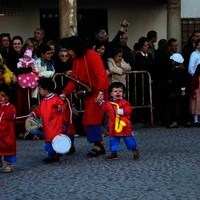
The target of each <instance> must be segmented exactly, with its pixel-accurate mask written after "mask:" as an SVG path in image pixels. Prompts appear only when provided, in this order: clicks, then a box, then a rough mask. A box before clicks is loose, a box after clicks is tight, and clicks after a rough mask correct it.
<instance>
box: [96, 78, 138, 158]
mask: <svg viewBox="0 0 200 200" xmlns="http://www.w3.org/2000/svg"><path fill="white" fill-rule="evenodd" d="M124 93H125V86H124V84H123V83H121V82H113V83H111V85H110V87H109V94H110V98H111V100H110V101H106V102H105V101H101V102H99V103H100V105H102V107H103V109H104V111H105V112H107V114H108V118H109V119H108V120H109V121H108V127H109V143H110V151H111V154H110V155H108V156H107V157H106V159H107V160H113V159H118V155H117V152H118V151H119V147H120V140H121V139H123V140H124V142H125V144H126V147H127V149H128V150H130V151H131V152H132V154H133V159H134V160H138V159H139V158H140V156H139V152H138V149H137V142H136V139H135V137H134V136H133V131H132V126H131V120H130V117H131V112H132V107H131V105H130V104H129V102H128V101H126V100H125V99H124V98H123V95H124Z"/></svg>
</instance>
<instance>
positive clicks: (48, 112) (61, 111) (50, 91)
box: [30, 78, 69, 163]
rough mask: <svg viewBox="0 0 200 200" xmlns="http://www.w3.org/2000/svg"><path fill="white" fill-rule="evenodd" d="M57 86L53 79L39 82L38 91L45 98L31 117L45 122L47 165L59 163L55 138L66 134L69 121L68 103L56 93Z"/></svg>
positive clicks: (44, 79)
mask: <svg viewBox="0 0 200 200" xmlns="http://www.w3.org/2000/svg"><path fill="white" fill-rule="evenodd" d="M54 88H55V84H54V82H53V80H52V79H51V78H43V79H41V80H39V81H38V89H39V93H40V95H41V96H42V97H43V98H42V100H41V102H40V104H39V105H38V107H37V108H36V109H35V110H33V112H31V114H30V115H33V116H40V117H41V120H42V122H43V132H44V140H45V146H44V150H45V151H46V152H47V157H46V158H45V159H44V160H43V161H44V162H45V163H51V162H56V161H59V160H60V158H59V156H60V155H59V153H57V152H56V151H55V150H54V149H53V146H52V141H53V139H54V137H55V136H57V135H59V134H61V133H63V132H65V130H63V126H64V125H66V123H68V122H67V121H69V120H68V119H67V118H68V117H67V116H68V115H67V106H66V102H65V101H63V100H61V99H60V98H59V97H58V96H57V94H55V93H54Z"/></svg>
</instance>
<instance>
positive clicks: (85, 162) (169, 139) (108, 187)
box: [0, 127, 200, 200]
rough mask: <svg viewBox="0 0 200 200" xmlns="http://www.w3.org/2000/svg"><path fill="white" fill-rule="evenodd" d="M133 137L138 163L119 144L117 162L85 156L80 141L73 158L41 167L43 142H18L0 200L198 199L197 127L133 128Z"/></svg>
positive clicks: (0, 178)
mask: <svg viewBox="0 0 200 200" xmlns="http://www.w3.org/2000/svg"><path fill="white" fill-rule="evenodd" d="M135 135H136V138H137V141H138V146H139V150H140V154H141V160H140V161H133V159H132V155H131V153H130V152H128V151H127V150H126V148H125V145H124V143H123V142H122V143H121V150H120V152H119V160H114V161H106V160H104V158H105V156H100V157H98V158H87V157H86V156H85V154H86V151H87V150H88V149H89V148H90V145H89V144H88V143H87V142H86V138H85V137H80V138H76V149H77V152H76V153H75V154H74V155H71V156H67V155H63V156H62V158H61V161H60V162H58V163H54V164H43V163H42V159H43V158H44V157H45V153H44V152H43V141H23V140H18V141H17V150H18V151H17V159H18V160H17V163H16V164H15V170H14V172H12V173H11V174H3V173H0V199H1V200H32V199H33V200H43V199H44V200H45V199H47V200H54V199H55V200H56V199H57V200H199V199H200V175H199V174H200V128H177V129H166V128H141V127H138V128H136V131H135ZM104 140H105V143H106V145H107V147H108V137H105V138H104ZM107 149H108V148H107Z"/></svg>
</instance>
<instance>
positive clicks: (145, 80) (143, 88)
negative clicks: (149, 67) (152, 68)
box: [126, 71, 153, 125]
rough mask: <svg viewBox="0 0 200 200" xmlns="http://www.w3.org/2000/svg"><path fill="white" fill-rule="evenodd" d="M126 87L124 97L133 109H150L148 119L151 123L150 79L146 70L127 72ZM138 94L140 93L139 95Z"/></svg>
mask: <svg viewBox="0 0 200 200" xmlns="http://www.w3.org/2000/svg"><path fill="white" fill-rule="evenodd" d="M132 86H133V87H132ZM126 88H127V91H126V97H127V99H128V101H129V102H131V104H132V106H133V108H134V109H143V108H147V109H149V110H150V118H151V119H150V121H151V124H152V125H153V104H152V80H151V75H150V73H149V72H147V71H129V72H127V76H126ZM138 94H140V97H139V96H138Z"/></svg>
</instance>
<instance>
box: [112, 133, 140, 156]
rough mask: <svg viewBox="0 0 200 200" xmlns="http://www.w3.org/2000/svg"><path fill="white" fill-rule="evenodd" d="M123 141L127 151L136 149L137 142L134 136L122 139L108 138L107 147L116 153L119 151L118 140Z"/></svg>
mask: <svg viewBox="0 0 200 200" xmlns="http://www.w3.org/2000/svg"><path fill="white" fill-rule="evenodd" d="M121 138H122V139H123V140H124V142H125V144H126V148H127V149H128V150H134V149H136V148H137V142H136V139H135V137H134V136H124V137H110V138H109V145H110V151H111V152H117V151H119V149H120V140H121Z"/></svg>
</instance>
